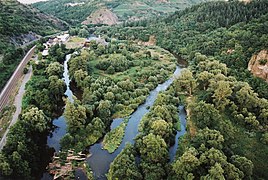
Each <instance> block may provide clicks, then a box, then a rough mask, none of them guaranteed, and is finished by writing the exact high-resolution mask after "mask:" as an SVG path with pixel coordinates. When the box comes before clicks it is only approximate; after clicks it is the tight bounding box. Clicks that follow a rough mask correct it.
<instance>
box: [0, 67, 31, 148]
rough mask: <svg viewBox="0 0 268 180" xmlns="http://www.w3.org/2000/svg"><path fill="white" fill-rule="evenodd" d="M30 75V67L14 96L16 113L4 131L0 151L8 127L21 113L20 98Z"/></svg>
mask: <svg viewBox="0 0 268 180" xmlns="http://www.w3.org/2000/svg"><path fill="white" fill-rule="evenodd" d="M32 73H33V72H32V67H30V69H29V71H28V73H27V74H26V75H25V76H24V77H23V80H22V82H21V86H20V89H19V91H18V94H17V95H16V97H15V101H14V105H15V106H16V111H15V113H14V114H13V118H12V120H11V122H10V124H9V126H8V129H7V130H6V132H5V134H4V135H3V137H2V139H1V142H0V150H2V149H3V147H4V146H5V144H6V138H7V134H8V132H9V129H10V127H11V126H13V125H14V124H15V123H16V122H17V120H18V117H19V114H20V113H21V105H22V97H23V94H24V92H25V85H26V83H27V82H28V81H29V80H30V78H31V76H32Z"/></svg>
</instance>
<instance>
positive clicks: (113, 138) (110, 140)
mask: <svg viewBox="0 0 268 180" xmlns="http://www.w3.org/2000/svg"><path fill="white" fill-rule="evenodd" d="M127 122H128V118H126V119H125V120H124V121H123V122H122V123H121V124H120V125H119V126H118V127H116V128H114V129H113V130H112V131H110V132H108V133H107V134H106V135H105V136H104V139H103V148H104V149H106V150H107V151H108V152H109V153H113V152H114V151H115V150H116V149H117V148H118V147H119V145H120V144H121V142H122V140H123V137H124V135H125V129H126V126H127Z"/></svg>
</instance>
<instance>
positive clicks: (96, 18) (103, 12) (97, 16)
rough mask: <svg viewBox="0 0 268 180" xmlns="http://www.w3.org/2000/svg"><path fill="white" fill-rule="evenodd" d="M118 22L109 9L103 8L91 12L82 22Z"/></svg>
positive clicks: (110, 23) (108, 23)
mask: <svg viewBox="0 0 268 180" xmlns="http://www.w3.org/2000/svg"><path fill="white" fill-rule="evenodd" d="M117 23H118V17H117V16H116V14H114V13H113V12H112V11H110V10H109V9H106V8H103V9H99V10H97V11H95V12H93V13H92V14H91V15H90V16H89V17H88V18H87V20H85V21H84V22H82V24H86V25H87V24H107V25H114V24H117Z"/></svg>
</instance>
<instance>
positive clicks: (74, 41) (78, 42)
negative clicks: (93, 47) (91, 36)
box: [66, 36, 86, 49]
mask: <svg viewBox="0 0 268 180" xmlns="http://www.w3.org/2000/svg"><path fill="white" fill-rule="evenodd" d="M85 40H86V39H85V38H80V37H76V36H72V37H71V38H70V39H69V41H68V42H67V43H66V48H67V49H76V48H81V47H83V45H84V43H85Z"/></svg>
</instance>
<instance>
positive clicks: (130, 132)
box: [42, 55, 186, 179]
mask: <svg viewBox="0 0 268 180" xmlns="http://www.w3.org/2000/svg"><path fill="white" fill-rule="evenodd" d="M70 58H71V55H67V56H66V60H65V61H64V73H63V79H64V82H65V84H66V86H67V90H66V92H65V95H66V96H67V97H68V99H69V100H70V101H71V102H73V92H72V90H71V89H70V78H69V74H68V73H69V71H68V61H69V60H70ZM181 70H182V68H181V67H179V66H177V67H176V70H175V72H174V74H173V77H171V78H170V79H169V80H167V81H166V82H164V83H163V84H159V85H158V86H157V87H156V88H155V89H154V90H152V91H151V92H150V94H149V96H148V97H147V99H146V101H145V103H144V104H142V105H140V106H139V107H138V108H137V110H136V111H135V112H134V113H133V114H132V115H131V116H130V119H129V122H128V124H127V126H126V130H125V136H124V138H123V141H122V143H121V144H120V146H119V147H118V149H117V150H116V151H115V152H114V153H112V154H110V153H109V152H108V151H107V150H103V149H102V140H101V141H99V142H98V143H96V144H94V145H92V146H90V148H89V153H90V154H91V156H90V157H89V158H88V159H87V161H88V163H89V165H90V167H91V169H92V171H93V173H94V178H95V179H107V178H106V176H105V174H106V173H107V172H108V170H109V166H110V164H111V162H112V161H113V160H114V159H115V157H116V156H117V155H118V154H119V153H120V152H121V151H122V150H123V149H124V147H125V144H126V143H127V142H129V143H131V144H133V143H134V138H135V137H136V135H137V134H138V125H139V123H140V120H141V119H142V117H143V116H144V115H145V114H146V113H148V112H149V109H147V107H151V106H152V105H153V104H154V101H155V100H156V98H157V95H158V94H159V92H160V91H165V90H166V89H167V88H168V87H169V86H170V85H171V84H172V82H173V81H174V77H175V76H178V75H179V74H180V72H181ZM179 117H180V120H181V131H178V132H177V134H176V139H175V144H174V145H173V146H172V147H170V149H169V155H170V160H171V161H172V160H173V159H174V157H175V155H176V150H177V148H178V141H179V137H181V136H182V135H183V134H184V133H185V128H186V113H185V111H184V108H183V106H179ZM122 120H123V119H121V118H118V119H114V120H113V122H112V124H111V129H114V128H115V127H117V126H118V125H119V124H120V123H121V122H122ZM53 124H54V125H55V126H56V127H57V128H56V129H55V130H54V131H53V133H52V134H51V135H50V136H49V137H48V139H47V144H48V146H49V147H52V148H54V149H55V151H56V152H59V151H60V143H59V142H60V139H61V138H62V137H63V136H64V135H65V134H66V121H65V118H64V116H63V115H62V116H60V117H59V118H57V119H54V120H53ZM50 177H51V176H50ZM42 179H50V178H48V174H47V173H46V174H44V176H43V178H42Z"/></svg>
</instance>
